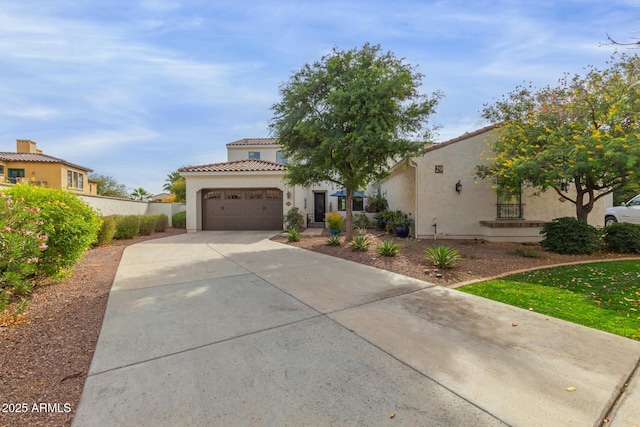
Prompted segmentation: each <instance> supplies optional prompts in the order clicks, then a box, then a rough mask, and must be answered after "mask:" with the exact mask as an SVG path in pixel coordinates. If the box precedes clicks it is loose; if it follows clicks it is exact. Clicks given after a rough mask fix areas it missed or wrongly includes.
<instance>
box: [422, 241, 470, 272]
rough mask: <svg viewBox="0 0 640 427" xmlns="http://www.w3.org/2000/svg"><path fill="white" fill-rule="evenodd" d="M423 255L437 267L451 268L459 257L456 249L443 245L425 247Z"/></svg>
mask: <svg viewBox="0 0 640 427" xmlns="http://www.w3.org/2000/svg"><path fill="white" fill-rule="evenodd" d="M424 257H425V258H426V259H427V260H428V261H431V262H432V263H433V265H435V266H436V267H439V268H453V267H455V265H456V262H458V260H459V259H460V258H461V255H460V252H458V250H456V249H454V248H451V247H449V246H445V245H438V246H434V247H431V248H427V249H426V250H425V251H424Z"/></svg>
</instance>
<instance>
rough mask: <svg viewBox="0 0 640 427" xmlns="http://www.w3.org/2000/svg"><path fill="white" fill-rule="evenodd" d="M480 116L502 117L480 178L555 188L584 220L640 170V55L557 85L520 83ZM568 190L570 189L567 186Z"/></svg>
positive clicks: (506, 185) (515, 186)
mask: <svg viewBox="0 0 640 427" xmlns="http://www.w3.org/2000/svg"><path fill="white" fill-rule="evenodd" d="M483 113H484V114H483V115H484V117H485V118H486V119H489V120H491V121H493V122H495V123H501V124H502V125H501V126H500V127H498V129H497V137H496V140H495V142H494V143H493V145H492V152H493V153H492V154H491V155H490V156H489V157H488V158H487V160H488V165H486V166H479V167H478V175H479V176H480V177H482V178H491V179H494V180H495V182H496V185H497V187H498V191H502V192H505V193H512V194H513V193H518V192H519V191H521V186H530V187H532V188H535V189H536V190H537V191H538V192H542V191H546V190H548V189H553V190H555V191H556V192H557V193H558V194H559V195H560V197H561V198H563V199H565V200H567V201H569V202H571V203H573V204H575V206H576V217H577V218H579V219H581V220H584V221H586V220H587V218H588V215H589V213H590V212H591V211H592V209H593V206H594V203H595V202H596V201H597V200H598V199H600V198H602V197H604V196H605V195H607V194H609V193H611V192H614V191H616V190H619V189H621V188H623V187H625V186H626V185H628V184H632V183H635V182H638V179H639V175H640V169H639V168H640V120H639V113H640V58H639V57H638V56H637V55H632V56H628V55H619V56H614V57H613V58H612V60H611V61H610V62H609V63H608V64H607V68H605V69H597V68H595V67H589V68H588V69H587V72H586V74H585V75H584V76H579V75H575V76H573V77H570V76H568V75H565V76H564V77H563V78H562V79H560V81H559V84H558V85H557V86H555V87H551V86H547V87H544V88H542V89H537V90H536V89H533V88H531V87H518V88H516V89H515V90H514V91H512V92H510V93H509V94H508V95H506V96H504V97H503V98H502V99H501V100H499V101H497V102H495V103H494V104H493V105H490V106H486V107H485V109H484V112H483ZM569 188H570V189H571V191H567V190H568V189H569Z"/></svg>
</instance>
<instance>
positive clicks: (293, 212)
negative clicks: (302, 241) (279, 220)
mask: <svg viewBox="0 0 640 427" xmlns="http://www.w3.org/2000/svg"><path fill="white" fill-rule="evenodd" d="M283 219H284V222H285V224H286V225H287V230H291V229H292V228H296V229H298V230H299V229H301V228H302V227H304V217H303V216H302V213H300V209H298V208H296V207H293V208H291V209H289V211H288V212H287V214H286V215H285V216H284V217H283Z"/></svg>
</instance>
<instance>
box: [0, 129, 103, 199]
mask: <svg viewBox="0 0 640 427" xmlns="http://www.w3.org/2000/svg"><path fill="white" fill-rule="evenodd" d="M89 172H93V170H92V169H89V168H87V167H84V166H80V165H76V164H73V163H71V162H68V161H66V160H63V159H59V158H57V157H52V156H49V155H46V154H43V153H42V150H39V149H38V148H37V146H36V143H35V142H34V141H31V140H28V139H18V140H17V141H16V152H15V153H12V152H0V182H2V181H6V182H9V183H11V184H16V183H18V182H23V181H27V182H29V183H32V184H34V185H41V186H44V187H50V188H65V189H68V190H70V191H72V192H74V193H77V194H84V195H91V194H93V195H95V194H97V184H96V183H95V182H93V181H91V180H90V179H89V177H88V174H89Z"/></svg>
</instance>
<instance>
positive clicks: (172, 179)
mask: <svg viewBox="0 0 640 427" xmlns="http://www.w3.org/2000/svg"><path fill="white" fill-rule="evenodd" d="M182 180H184V177H182V176H180V172H178V171H177V170H175V171H173V172H171V173H170V174H167V179H165V180H164V182H165V184H164V186H163V187H162V189H163V190H165V191H171V186H172V185H173V184H175V183H176V182H178V181H182Z"/></svg>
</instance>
